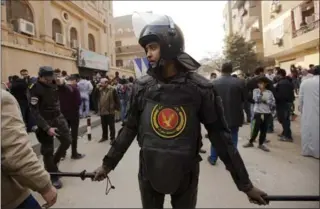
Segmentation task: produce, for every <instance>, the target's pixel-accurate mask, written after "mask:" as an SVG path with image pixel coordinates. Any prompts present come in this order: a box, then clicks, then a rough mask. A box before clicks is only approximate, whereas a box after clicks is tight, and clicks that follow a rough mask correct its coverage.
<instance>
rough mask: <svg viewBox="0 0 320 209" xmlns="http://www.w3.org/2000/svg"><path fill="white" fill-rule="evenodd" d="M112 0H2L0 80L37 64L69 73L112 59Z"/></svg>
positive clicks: (33, 69) (86, 70)
mask: <svg viewBox="0 0 320 209" xmlns="http://www.w3.org/2000/svg"><path fill="white" fill-rule="evenodd" d="M112 19H113V14H112V1H27V0H21V1H16V0H6V1H1V29H2V30H1V35H2V37H1V38H2V40H1V46H2V53H1V55H2V57H1V58H2V59H1V60H2V62H1V69H2V70H1V72H2V80H6V79H7V78H8V76H11V75H19V71H20V70H21V69H27V70H28V71H29V72H30V75H31V76H37V73H38V69H39V67H40V66H52V67H53V68H60V69H61V70H66V71H67V72H68V73H69V74H71V73H78V72H80V73H82V74H91V75H92V72H93V71H95V70H99V71H104V72H106V71H108V70H109V69H110V67H111V66H112V65H113V64H114V63H115V51H114V46H113V44H114V35H113V34H112V30H113V21H112Z"/></svg>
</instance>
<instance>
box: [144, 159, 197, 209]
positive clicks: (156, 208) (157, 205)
mask: <svg viewBox="0 0 320 209" xmlns="http://www.w3.org/2000/svg"><path fill="white" fill-rule="evenodd" d="M140 170H141V166H140ZM142 173H143V172H141V171H140V172H139V187H140V194H141V201H142V208H143V209H163V203H164V198H165V194H161V193H159V192H157V191H156V190H154V189H153V187H152V185H151V183H150V182H149V181H148V179H147V178H146V177H145V176H144V175H143V174H142ZM198 182H199V163H197V164H196V165H195V167H194V168H193V169H192V170H191V171H190V172H188V173H186V174H185V176H184V178H183V180H182V181H181V186H180V188H179V189H178V191H177V192H176V193H174V194H172V195H171V205H172V208H173V209H195V208H196V205H197V196H198Z"/></svg>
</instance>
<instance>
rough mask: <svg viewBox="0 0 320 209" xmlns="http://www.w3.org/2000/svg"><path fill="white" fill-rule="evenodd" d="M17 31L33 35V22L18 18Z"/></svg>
mask: <svg viewBox="0 0 320 209" xmlns="http://www.w3.org/2000/svg"><path fill="white" fill-rule="evenodd" d="M18 31H19V32H20V33H24V34H28V35H31V36H34V35H35V30H34V24H33V23H32V22H29V21H27V20H24V19H21V18H20V19H18Z"/></svg>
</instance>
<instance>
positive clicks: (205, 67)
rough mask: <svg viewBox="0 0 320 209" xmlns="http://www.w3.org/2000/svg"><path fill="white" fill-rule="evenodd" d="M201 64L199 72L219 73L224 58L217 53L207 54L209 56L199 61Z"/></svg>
mask: <svg viewBox="0 0 320 209" xmlns="http://www.w3.org/2000/svg"><path fill="white" fill-rule="evenodd" d="M200 62H201V64H202V67H201V70H202V71H203V72H206V73H212V72H215V71H219V72H220V71H221V67H222V64H223V62H224V58H223V56H222V55H221V54H219V53H209V56H208V57H207V58H205V59H203V60H201V61H200Z"/></svg>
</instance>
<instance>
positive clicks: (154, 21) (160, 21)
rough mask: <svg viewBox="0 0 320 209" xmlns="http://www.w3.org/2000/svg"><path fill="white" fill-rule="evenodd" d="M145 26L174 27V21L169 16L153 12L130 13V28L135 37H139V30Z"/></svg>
mask: <svg viewBox="0 0 320 209" xmlns="http://www.w3.org/2000/svg"><path fill="white" fill-rule="evenodd" d="M146 26H167V27H168V29H170V28H172V29H173V28H174V22H173V21H172V19H171V18H170V17H169V16H166V15H159V14H153V13H151V12H143V13H138V12H135V13H133V15H132V28H133V32H134V34H135V36H136V38H137V39H139V38H141V35H142V34H141V32H142V31H143V29H144V28H145V27H146Z"/></svg>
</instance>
